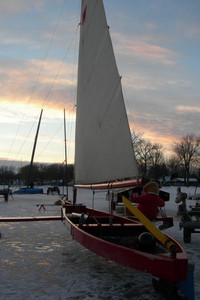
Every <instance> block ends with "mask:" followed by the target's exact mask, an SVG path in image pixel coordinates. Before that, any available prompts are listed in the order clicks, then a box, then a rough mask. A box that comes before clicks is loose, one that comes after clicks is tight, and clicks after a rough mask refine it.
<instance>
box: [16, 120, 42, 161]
mask: <svg viewBox="0 0 200 300" xmlns="http://www.w3.org/2000/svg"><path fill="white" fill-rule="evenodd" d="M36 119H37V120H38V117H35V121H34V123H33V124H32V126H31V129H30V130H29V132H28V133H27V135H26V138H25V139H24V141H23V143H22V145H21V147H20V149H19V151H18V152H17V154H16V156H15V159H16V158H17V156H18V155H19V154H20V152H21V150H22V148H23V147H24V144H25V143H26V141H27V139H28V137H29V135H30V133H31V131H32V129H33V127H34V125H35V123H36Z"/></svg>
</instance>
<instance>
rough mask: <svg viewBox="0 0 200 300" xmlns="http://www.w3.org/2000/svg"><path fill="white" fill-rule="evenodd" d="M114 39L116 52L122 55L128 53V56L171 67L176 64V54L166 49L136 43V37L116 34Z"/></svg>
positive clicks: (144, 43)
mask: <svg viewBox="0 0 200 300" xmlns="http://www.w3.org/2000/svg"><path fill="white" fill-rule="evenodd" d="M114 37H115V39H116V40H117V44H118V45H117V47H118V51H120V52H121V53H123V54H124V53H129V55H135V56H138V57H140V58H141V59H143V60H144V59H145V60H149V61H155V62H159V63H162V64H164V65H170V66H173V65H175V64H176V61H175V58H176V57H177V53H175V52H173V51H171V50H169V49H167V48H163V47H161V46H159V45H155V44H152V43H147V42H137V40H138V38H137V37H132V36H122V35H120V34H116V33H115V34H114ZM140 41H141V37H140ZM125 48H126V49H125Z"/></svg>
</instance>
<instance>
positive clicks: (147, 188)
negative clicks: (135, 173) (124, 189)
mask: <svg viewBox="0 0 200 300" xmlns="http://www.w3.org/2000/svg"><path fill="white" fill-rule="evenodd" d="M130 201H132V202H135V203H138V206H137V208H138V209H139V210H140V211H141V212H142V213H143V214H144V215H145V216H146V217H147V218H148V219H150V220H151V221H153V220H154V219H155V218H156V216H157V214H158V208H159V207H163V206H164V205H165V202H164V200H163V199H161V198H160V197H159V186H158V184H157V183H156V182H154V181H150V182H148V183H147V184H145V185H144V187H143V194H141V195H140V196H134V195H131V196H130Z"/></svg>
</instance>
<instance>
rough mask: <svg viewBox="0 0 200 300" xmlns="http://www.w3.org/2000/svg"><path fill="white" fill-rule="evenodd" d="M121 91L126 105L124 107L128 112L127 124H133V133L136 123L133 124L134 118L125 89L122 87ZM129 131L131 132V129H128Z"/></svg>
mask: <svg viewBox="0 0 200 300" xmlns="http://www.w3.org/2000/svg"><path fill="white" fill-rule="evenodd" d="M122 90H123V94H124V99H126V100H125V104H126V106H127V108H128V111H129V114H128V113H127V117H128V120H130V122H129V123H132V124H133V128H132V130H133V131H135V129H136V123H135V118H134V112H133V109H132V107H131V105H130V100H129V99H128V97H127V93H126V89H125V88H124V86H123V87H122ZM129 127H131V126H130V125H129ZM130 130H131V128H130ZM131 134H132V132H131Z"/></svg>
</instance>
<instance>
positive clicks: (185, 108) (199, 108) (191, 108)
mask: <svg viewBox="0 0 200 300" xmlns="http://www.w3.org/2000/svg"><path fill="white" fill-rule="evenodd" d="M176 110H177V111H180V112H186V113H187V112H195V113H199V112H200V106H183V105H179V106H176Z"/></svg>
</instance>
